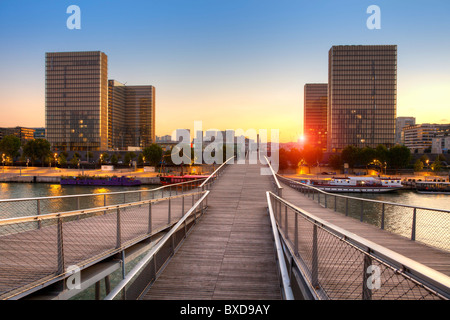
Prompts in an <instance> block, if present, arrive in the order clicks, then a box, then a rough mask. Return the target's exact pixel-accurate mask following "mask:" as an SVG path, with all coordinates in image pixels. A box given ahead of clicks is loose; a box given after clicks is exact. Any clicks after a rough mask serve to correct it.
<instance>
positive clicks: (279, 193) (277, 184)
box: [264, 156, 283, 197]
mask: <svg viewBox="0 0 450 320" xmlns="http://www.w3.org/2000/svg"><path fill="white" fill-rule="evenodd" d="M264 158H265V159H266V162H267V165H268V166H269V168H270V172H272V177H273V179H274V180H275V185H276V187H277V192H278V195H279V196H280V197H281V196H282V192H283V187H282V186H281V184H280V182H279V181H278V178H277V173H275V171H274V170H273V168H272V165H271V164H270V161H269V159H267V157H266V156H264Z"/></svg>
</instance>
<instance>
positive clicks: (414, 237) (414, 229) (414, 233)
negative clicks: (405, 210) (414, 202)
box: [411, 208, 417, 241]
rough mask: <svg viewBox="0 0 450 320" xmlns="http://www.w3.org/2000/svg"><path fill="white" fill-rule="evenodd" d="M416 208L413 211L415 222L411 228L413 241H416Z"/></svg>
mask: <svg viewBox="0 0 450 320" xmlns="http://www.w3.org/2000/svg"><path fill="white" fill-rule="evenodd" d="M416 211H417V210H416V208H414V210H413V221H412V227H411V240H412V241H416V219H417V212H416Z"/></svg>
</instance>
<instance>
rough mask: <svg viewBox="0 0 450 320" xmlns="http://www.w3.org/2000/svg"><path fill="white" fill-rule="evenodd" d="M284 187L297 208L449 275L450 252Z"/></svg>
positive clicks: (284, 196)
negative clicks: (416, 240)
mask: <svg viewBox="0 0 450 320" xmlns="http://www.w3.org/2000/svg"><path fill="white" fill-rule="evenodd" d="M281 185H282V187H283V198H284V199H285V200H286V201H288V202H290V203H292V204H294V205H295V206H297V207H299V208H301V209H303V210H305V211H307V212H309V213H311V214H313V215H315V216H317V217H318V218H321V219H323V220H325V221H328V222H330V223H332V224H334V225H336V226H338V227H341V228H343V229H345V230H347V231H349V232H352V233H354V234H356V235H358V236H360V237H363V238H365V239H367V240H369V241H372V242H374V243H376V244H378V245H381V246H383V247H386V248H388V249H390V250H392V251H394V252H397V253H399V254H401V255H403V256H405V257H407V258H409V259H411V260H414V261H417V262H419V263H421V264H423V265H425V266H427V267H430V268H432V269H435V270H436V271H439V272H441V273H443V274H445V275H448V276H450V252H447V251H444V250H440V249H436V248H433V247H430V246H427V245H424V244H421V243H419V242H415V241H412V240H409V239H407V238H405V237H402V236H400V235H396V234H393V233H391V232H389V231H386V230H381V229H380V228H378V227H376V226H373V225H370V224H368V223H362V222H360V221H359V220H357V219H354V218H351V217H346V216H345V215H344V214H342V213H339V212H334V210H331V209H326V208H324V207H322V206H321V205H319V204H318V203H317V202H316V201H314V200H312V199H310V198H308V197H307V196H306V195H303V194H302V193H300V192H299V191H297V190H295V189H293V188H291V187H289V186H288V185H287V184H285V183H281Z"/></svg>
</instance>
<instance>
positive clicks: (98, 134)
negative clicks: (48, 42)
mask: <svg viewBox="0 0 450 320" xmlns="http://www.w3.org/2000/svg"><path fill="white" fill-rule="evenodd" d="M107 72H108V58H107V56H106V54H104V53H103V52H100V51H85V52H48V53H46V54H45V117H46V118H45V120H46V129H47V139H48V141H49V142H50V143H51V144H52V146H53V149H54V150H60V151H64V150H67V151H76V150H88V151H99V150H107V147H108V81H107Z"/></svg>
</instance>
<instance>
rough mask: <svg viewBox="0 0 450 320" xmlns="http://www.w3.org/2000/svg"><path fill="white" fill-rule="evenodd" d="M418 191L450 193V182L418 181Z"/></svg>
mask: <svg viewBox="0 0 450 320" xmlns="http://www.w3.org/2000/svg"><path fill="white" fill-rule="evenodd" d="M416 191H417V192H418V193H440V194H450V182H443V181H416Z"/></svg>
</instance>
